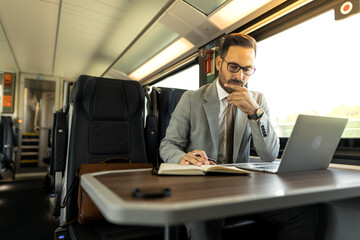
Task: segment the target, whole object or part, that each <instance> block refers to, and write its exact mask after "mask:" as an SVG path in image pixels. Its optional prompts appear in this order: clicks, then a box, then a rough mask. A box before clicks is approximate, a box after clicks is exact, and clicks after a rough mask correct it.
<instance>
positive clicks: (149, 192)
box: [132, 188, 171, 198]
mask: <svg viewBox="0 0 360 240" xmlns="http://www.w3.org/2000/svg"><path fill="white" fill-rule="evenodd" d="M170 195H171V190H170V188H135V189H134V190H133V192H132V196H133V197H136V198H163V197H169V196H170Z"/></svg>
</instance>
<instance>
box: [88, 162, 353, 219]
mask: <svg viewBox="0 0 360 240" xmlns="http://www.w3.org/2000/svg"><path fill="white" fill-rule="evenodd" d="M81 185H82V186H83V188H84V189H85V191H86V192H87V193H88V194H89V196H90V197H91V198H92V200H93V201H94V202H95V204H96V205H97V206H98V208H99V209H100V211H101V212H102V213H103V215H104V216H105V218H106V219H107V220H108V221H110V222H112V223H115V224H137V225H163V226H166V225H175V224H179V223H183V222H187V221H197V220H209V219H215V218H219V217H229V216H235V215H244V214H251V213H257V212H264V211H267V210H275V209H279V208H287V207H294V206H299V205H306V204H312V203H319V202H327V201H333V200H340V199H346V198H352V197H358V196H360V169H356V168H355V169H353V168H349V167H346V166H343V165H337V164H332V165H331V167H330V168H329V169H328V170H321V171H313V172H300V173H290V174H269V173H260V172H252V173H251V174H250V175H249V176H233V175H231V176H155V175H152V174H151V169H141V170H122V171H110V172H101V173H91V174H85V175H83V176H82V177H81ZM154 187H156V188H170V189H171V196H169V197H164V198H158V199H138V198H135V197H133V196H132V191H133V189H135V188H154Z"/></svg>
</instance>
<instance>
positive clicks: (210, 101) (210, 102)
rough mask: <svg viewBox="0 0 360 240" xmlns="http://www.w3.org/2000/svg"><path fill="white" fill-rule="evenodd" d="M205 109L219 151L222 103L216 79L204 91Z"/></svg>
mask: <svg viewBox="0 0 360 240" xmlns="http://www.w3.org/2000/svg"><path fill="white" fill-rule="evenodd" d="M203 106H204V110H205V114H206V117H207V120H208V123H209V127H210V133H211V138H212V141H213V144H214V146H215V148H216V152H218V147H219V112H220V104H219V98H218V94H217V90H216V80H215V81H214V82H213V83H212V84H211V86H210V87H209V89H208V90H207V91H206V92H205V93H204V104H203Z"/></svg>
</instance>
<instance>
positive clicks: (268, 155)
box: [249, 94, 280, 162]
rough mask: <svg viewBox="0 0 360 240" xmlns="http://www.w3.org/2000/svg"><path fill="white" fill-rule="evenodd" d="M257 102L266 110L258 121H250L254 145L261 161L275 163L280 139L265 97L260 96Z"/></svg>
mask: <svg viewBox="0 0 360 240" xmlns="http://www.w3.org/2000/svg"><path fill="white" fill-rule="evenodd" d="M255 100H256V101H257V102H258V104H259V105H260V107H261V108H262V109H263V110H264V114H263V116H262V117H261V118H260V119H259V120H257V121H251V120H249V125H250V128H251V135H252V139H253V143H254V146H255V150H256V153H257V154H258V155H259V157H260V158H261V160H262V161H265V162H271V161H274V160H275V159H276V158H277V156H278V154H279V149H280V143H279V138H278V137H277V135H276V132H275V130H274V128H273V126H272V124H271V122H270V111H269V107H268V105H267V101H266V99H265V97H264V96H263V95H262V94H259V95H258V96H257V97H256V99H255Z"/></svg>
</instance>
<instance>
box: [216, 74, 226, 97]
mask: <svg viewBox="0 0 360 240" xmlns="http://www.w3.org/2000/svg"><path fill="white" fill-rule="evenodd" d="M219 81H220V79H219V78H217V79H216V89H217V92H218V97H219V101H221V100H223V99H224V98H226V97H227V96H229V94H228V93H227V92H226V91H225V90H224V89H223V88H222V87H221V86H220V83H219Z"/></svg>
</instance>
